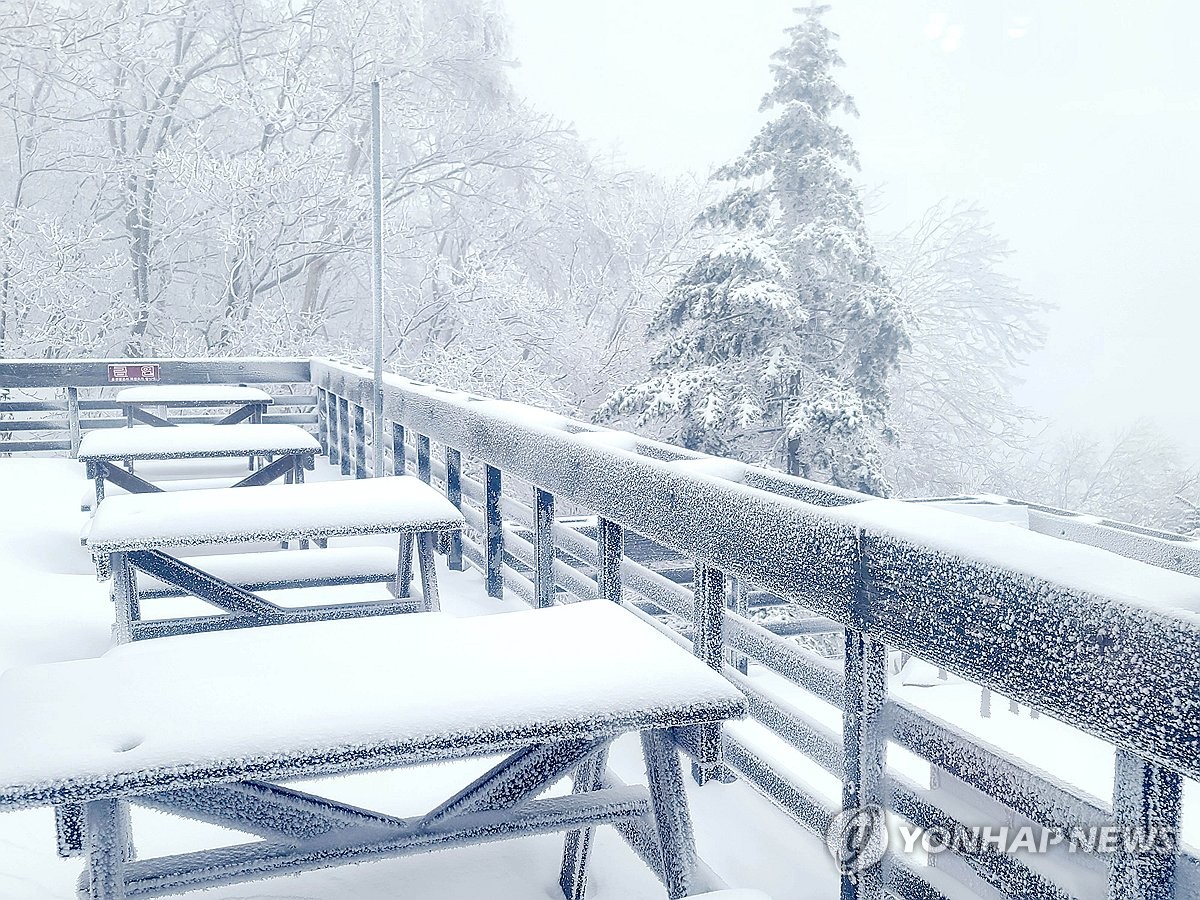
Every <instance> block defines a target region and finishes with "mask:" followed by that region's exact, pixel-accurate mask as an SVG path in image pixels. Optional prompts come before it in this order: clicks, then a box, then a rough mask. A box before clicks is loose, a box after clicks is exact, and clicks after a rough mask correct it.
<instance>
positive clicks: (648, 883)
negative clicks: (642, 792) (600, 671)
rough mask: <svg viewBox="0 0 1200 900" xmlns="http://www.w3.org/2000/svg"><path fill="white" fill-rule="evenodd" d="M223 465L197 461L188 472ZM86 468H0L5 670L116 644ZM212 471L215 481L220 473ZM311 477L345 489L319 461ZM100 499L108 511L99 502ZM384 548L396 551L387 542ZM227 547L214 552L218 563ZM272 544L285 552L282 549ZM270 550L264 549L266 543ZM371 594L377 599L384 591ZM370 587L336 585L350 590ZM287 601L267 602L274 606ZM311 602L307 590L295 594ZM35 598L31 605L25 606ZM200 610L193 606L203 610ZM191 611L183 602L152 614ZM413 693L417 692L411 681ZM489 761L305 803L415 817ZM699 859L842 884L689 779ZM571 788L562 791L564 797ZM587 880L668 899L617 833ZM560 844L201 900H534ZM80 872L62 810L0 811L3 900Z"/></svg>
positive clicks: (442, 858) (625, 758)
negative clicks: (92, 538) (87, 526)
mask: <svg viewBox="0 0 1200 900" xmlns="http://www.w3.org/2000/svg"><path fill="white" fill-rule="evenodd" d="M192 466H195V467H197V468H199V467H218V466H228V467H229V468H231V469H233V468H234V467H235V466H236V464H235V463H230V462H221V461H210V462H205V463H188V464H186V467H187V468H189V469H190V468H191V467H192ZM160 467H161V474H162V475H163V476H164V477H178V474H182V473H177V471H176V470H178V469H181V468H183V467H184V464H181V463H178V462H162V463H154V462H146V463H143V464H141V465H139V466H138V472H139V473H143V472H145V473H147V477H150V475H149V473H150V471H151V469H152V468H153V469H154V475H155V476H157V475H159V474H160ZM79 468H80V467H79V466H78V465H77V464H76V463H74V462H73V461H71V460H65V459H7V460H3V461H0V493H3V495H4V496H5V497H6V498H7V499H8V501H9V502H10V503H11V504H13V506H14V507H16V508H19V509H21V510H22V513H21V515H19V516H9V517H3V518H0V572H2V573H3V576H4V578H5V584H6V590H5V591H4V592H2V593H0V617H2V618H0V622H2V623H3V627H0V670H3V669H5V668H9V667H11V666H14V665H28V664H31V663H38V662H52V661H57V660H63V659H80V658H86V657H92V656H96V655H98V654H100V653H102V652H103V651H104V650H105V649H107V647H108V646H109V640H110V638H109V632H110V628H111V625H112V606H111V604H110V603H109V602H108V599H107V590H108V586H107V585H105V584H97V583H96V581H95V574H94V570H93V568H92V565H91V561H90V560H89V558H88V554H87V551H86V550H85V549H83V548H81V547H80V546H79V542H78V535H77V532H78V528H79V522H80V521H81V520H82V518H83V516H82V514H80V513H78V512H76V509H77V507H76V506H75V501H76V499H77V496H78V492H79V479H80V476H79ZM223 471H224V470H223V469H222V470H221V471H219V472H218V471H213V472H212V474H214V475H215V474H222V473H223ZM312 477H314V478H316V479H318V480H323V479H336V478H337V477H338V476H337V472H336V470H335V469H332V468H330V467H329V466H327V465H326V464H325V463H324V462H323V461H321V460H318V462H317V468H316V471H315V472H314V473H312ZM106 502H107V501H106ZM382 541H389V539H388V538H386V537H364V538H342V539H341V543H342V544H343V545H345V544H346V543H348V542H352V543H370V544H375V543H376V542H382ZM389 543H391V544H392V545H393V546H394V539H390V541H389ZM227 546H229V545H218V546H214V547H213V548H212V549H213V550H218V549H220V550H223V549H224V548H225V547H227ZM275 546H277V545H275ZM267 549H271V548H270V547H269V546H268V547H267ZM438 584H439V587H440V589H441V594H442V608H443V610H446V611H448V612H447V613H446V614H451V615H458V616H480V615H495V614H498V613H499V614H507V613H509V612H511V611H513V610H517V609H524V608H525V607H524V604H522V603H519V602H516V601H514V600H513V599H512V598H511V597H510V598H509V599H507V600H504V601H499V600H496V599H494V598H491V597H488V596H487V595H486V593H485V592H484V587H483V579H482V577H481V576H480V575H479V573H477V572H475V571H467V572H450V571H447V570H446V569H445V567H444V566H443V565H441V563H440V562H439V575H438ZM366 587H367V588H375V589H378V588H379V586H378V585H368V586H366ZM360 589H361V588H333V589H330V590H331V591H332V592H336V593H341V592H346V594H345V597H344V599H347V600H349V599H355V598H354V597H351V596H349V595H350V594H351V593H353V592H355V591H357V590H360ZM281 593H287V592H275V593H273V594H272V599H273V600H279V597H280V594H281ZM296 593H303V592H296ZM31 598H34V599H33V602H31ZM197 602H198V601H197ZM154 603H157V604H164V605H165V604H170V605H171V606H173V607H176V609H177V614H180V615H187V614H191V613H192V612H194V611H191V610H189V609H187V608H183V607H182V606H180V601H179V600H178V599H176V600H165V601H154ZM417 687H418V689H419V684H418V686H417ZM611 759H612V765H613V768H614V769H615V771H616V772H617V774H618V775H619V776H620V777H621V778H623V779H624V780H625V781H627V782H630V783H635V782H638V781H640V780H641V779H642V778H643V777H644V773H643V772H642V768H641V748H640V745H639V742H638V739H637V736H636V735H630V736H627V737H625V738H622V739H620V740H619V741H617V743H616V744H615V746H614V748H613V752H612V754H611ZM495 762H496V758H495V757H485V758H481V759H474V760H465V761H462V762H455V763H441V764H438V765H436V766H421V767H418V768H413V769H405V770H399V771H393V772H382V773H362V774H358V775H353V776H343V777H339V778H327V779H320V780H315V781H305V782H300V783H294V784H293V785H292V787H295V788H297V789H299V790H305V791H310V792H312V793H315V794H320V795H323V796H332V797H336V798H337V799H339V800H341V801H343V802H345V803H350V804H352V805H356V806H359V807H364V808H371V809H378V810H381V811H384V812H387V813H390V814H393V815H397V816H414V815H421V814H423V813H425V812H426V811H427V810H429V809H431V808H432V807H433V806H434V805H435V804H437V803H439V802H440V801H442V800H444V799H445V798H446V797H447V796H449V795H450V794H451V793H453V792H454V791H456V790H458V789H459V788H461V787H462V786H463V785H464V784H468V783H469V782H471V781H472V780H473V779H474V778H476V777H477V776H479V775H480V774H482V773H483V772H485V771H486V770H487V769H488V768H490V767H491V766H492V765H493V764H494V763H495ZM687 786H688V794H689V799H690V800H691V805H692V818H693V822H694V824H695V828H696V835H697V841H698V843H699V848H700V852H701V855H702V856H703V857H704V859H705V860H706V861H707V862H708V863H710V864H711V865H712V866H713V868H714V869H716V871H717V872H719V873H720V874H721V875H722V876H723V877H724V878H725V879H726V881H728V882H729V883H730V884H733V885H738V886H744V887H756V888H759V889H761V890H764V891H766V892H767V893H768V894H769V895H770V896H771V897H772V898H773V900H835V898H836V897H837V895H838V880H837V875H836V872H835V870H834V868H833V865H832V863H831V862H830V859H829V854H828V852H827V851H826V849H825V846H824V843H823V841H822V839H821V838H819V837H818V836H816V835H813V834H811V833H810V832H808V831H806V830H804V829H803V828H801V827H800V826H799V825H797V824H795V823H794V822H793V821H792V820H791V819H789V818H788V816H787V815H786V814H785V813H784V812H782V811H781V810H780V809H778V808H777V807H775V806H774V805H772V803H771V802H770V801H768V800H767V799H766V798H764V797H762V796H761V795H760V794H759V793H758V792H757V791H755V790H754V789H753V788H751V787H750V786H749V785H747V784H746V783H745V782H744V781H743V782H738V783H736V784H727V785H726V784H718V783H715V782H714V783H709V784H708V785H706V786H705V787H703V788H698V787H697V786H696V785H695V784H694V783H692V782H691V780H690V779H687ZM569 789H570V784H569V782H566V783H564V784H562V785H560V786H559V790H560V791H563V790H569ZM132 815H133V822H134V835H135V841H136V845H137V849H138V855H139V856H140V857H142V858H148V857H151V856H160V855H165V854H172V853H184V852H188V851H191V850H196V849H198V848H200V847H203V846H210V847H211V846H222V845H226V844H239V843H243V842H245V841H246V840H247V839H248V838H247V836H246V835H245V834H241V833H238V832H233V831H228V830H225V829H219V828H214V827H212V826H209V825H205V824H203V823H200V822H196V821H191V820H186V819H181V818H178V817H176V816H169V815H166V814H163V813H158V812H154V811H152V810H148V809H143V808H140V807H136V806H135V807H134V809H133V812H132ZM593 846H594V851H595V854H594V858H593V861H592V868H591V874H590V877H589V879H588V897H589V900H662V897H663V889H662V886H661V885H660V884H659V883H658V881H657V879H656V878H655V877H654V876H653V875H652V874H650V872H649V871H648V870H647V869H646V867H645V866H644V865H643V864H642V862H641V861H640V860H638V859H637V858H636V857H635V856H634V855H633V853H632V852H631V851H630V850H629V849H628V848H627V847H626V846H625V844H624V843H623V842H622V841H621V839H620V838H619V837H617V836H616V834H615V833H614V832H613V830H612V829H610V828H600V829H598V830H597V832H596V837H595V843H594V845H593ZM561 854H562V837H561V835H538V836H531V837H527V838H521V839H519V840H513V841H504V842H502V843H496V844H486V845H482V846H479V847H470V848H464V849H461V850H454V851H449V852H443V853H432V854H428V855H420V856H414V857H408V858H405V859H396V860H380V861H378V862H372V863H369V864H364V865H357V866H350V867H340V868H336V869H324V870H321V871H316V872H309V873H306V874H304V875H298V876H294V877H288V878H278V879H273V880H271V881H266V882H261V883H258V884H255V885H254V886H253V888H252V889H248V888H247V886H245V885H237V886H232V887H225V888H214V889H210V890H208V891H205V892H204V894H203V896H204V897H205V898H206V900H246V898H248V897H251V896H252V897H254V898H255V900H333V898H343V897H353V898H354V900H394V898H395V897H397V896H398V895H399V894H402V895H403V896H404V898H405V900H478V898H481V897H486V898H487V900H530V898H552V897H555V896H556V892H557V890H558V887H557V878H558V871H559V860H560V858H561ZM81 867H82V862H81V860H79V859H59V858H58V857H57V856H56V854H55V852H54V821H53V813H52V811H51V810H50V809H48V808H38V809H30V810H24V811H19V812H11V813H3V814H0V897H3V898H5V900H71V898H74V897H75V884H76V881H77V879H78V876H79V872H80V869H81Z"/></svg>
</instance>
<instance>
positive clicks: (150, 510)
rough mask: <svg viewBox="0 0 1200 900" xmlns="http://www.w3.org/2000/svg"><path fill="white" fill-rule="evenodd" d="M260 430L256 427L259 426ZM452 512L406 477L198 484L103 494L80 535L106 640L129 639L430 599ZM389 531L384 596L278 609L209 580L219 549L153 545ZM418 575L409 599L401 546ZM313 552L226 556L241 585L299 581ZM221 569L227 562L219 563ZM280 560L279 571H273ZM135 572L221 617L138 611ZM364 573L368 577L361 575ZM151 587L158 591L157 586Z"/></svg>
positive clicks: (425, 603)
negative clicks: (95, 579) (394, 542)
mask: <svg viewBox="0 0 1200 900" xmlns="http://www.w3.org/2000/svg"><path fill="white" fill-rule="evenodd" d="M259 427H266V426H259ZM462 526H463V516H462V513H461V512H459V510H458V509H457V508H456V507H455V506H454V504H452V503H451V502H450V501H449V500H447V499H446V498H445V497H443V496H442V495H441V494H439V493H438V492H437V491H436V490H434V489H433V488H432V487H430V486H429V485H427V484H425V483H424V482H423V481H421V480H420V479H419V478H415V477H413V476H411V475H400V476H390V477H386V478H372V479H364V480H355V481H325V482H307V483H305V484H297V485H281V484H273V485H266V486H263V487H256V488H253V489H249V490H242V491H230V490H225V489H210V490H200V491H187V492H182V493H176V494H165V493H154V494H131V495H129V496H125V497H111V498H109V499H108V500H107V501H106V502H105V503H103V504H101V505H100V507H99V508H98V509H97V510H96V514H95V515H94V516H93V518H92V521H91V524H90V528H89V530H88V532H87V535H86V537H85V543H86V544H87V547H88V549H89V550H90V551H91V554H92V558H93V560H94V561H95V563H96V571H97V574H98V575H99V576H100V577H101V578H106V577H108V576H109V575H110V574H111V576H112V579H113V599H114V601H115V605H116V634H117V638H118V640H140V639H143V638H151V637H163V636H167V635H172V634H183V633H188V632H192V631H214V630H222V629H228V628H243V627H247V626H253V625H281V624H287V623H292V622H304V621H312V620H316V619H333V618H352V617H359V616H379V615H388V614H392V613H398V612H410V611H414V610H416V609H418V608H423V609H425V610H426V611H430V612H436V611H437V610H438V608H439V601H438V590H437V575H436V571H435V567H434V560H433V554H434V546H435V542H436V539H437V536H438V535H439V534H443V533H452V532H457V531H459V530H461V529H462ZM377 534H397V535H399V536H400V540H399V543H400V547H399V553H398V557H397V559H396V565H395V583H396V588H395V591H394V593H395V599H394V600H392V601H382V600H379V601H377V600H372V601H363V602H357V603H337V604H329V603H326V604H321V605H313V606H304V607H281V606H279V605H278V604H275V603H272V602H271V601H269V600H267V599H266V598H264V597H261V596H259V595H258V594H255V593H253V592H252V591H251V590H250V589H247V588H245V587H241V586H239V584H237V583H231V582H230V581H227V580H226V579H224V578H221V577H219V575H218V574H216V573H217V572H219V571H220V570H221V566H222V565H223V564H222V563H221V562H220V561H219V557H192V558H190V559H188V560H187V561H185V560H183V559H180V558H178V557H175V556H171V555H168V554H167V553H165V552H163V548H167V547H170V548H184V547H198V546H202V545H208V544H230V543H249V542H255V541H291V540H298V541H300V542H301V544H302V545H304V544H305V543H306V542H308V541H317V542H326V541H328V539H329V538H331V537H347V536H360V535H377ZM414 544H415V547H416V557H417V561H418V564H419V567H420V576H421V604H420V606H418V605H417V604H416V603H415V602H414V601H412V600H409V599H408V598H409V592H410V584H411V580H412V556H413V546H414ZM324 552H326V551H324V550H310V551H306V550H300V551H283V552H276V553H268V554H256V556H257V557H259V558H260V559H261V563H260V564H261V565H262V570H261V572H260V573H258V574H255V573H254V572H253V566H254V560H253V559H252V558H250V557H246V558H244V559H242V560H240V561H238V562H236V563H234V564H233V565H236V566H238V567H239V570H238V572H237V573H230V572H228V571H227V574H231V575H233V577H234V578H235V579H237V580H240V581H242V582H243V583H249V584H257V583H259V582H260V581H261V582H270V581H273V580H280V579H287V578H288V574H287V573H288V567H289V566H295V571H294V572H293V575H292V577H291V580H293V581H297V580H302V579H303V575H304V567H305V565H306V563H305V562H300V561H299V559H298V558H299V557H303V556H305V554H307V553H317V554H319V553H324ZM224 565H225V566H226V567H227V569H228V566H229V565H231V564H229V563H225V564H224ZM281 567H282V568H281ZM136 572H142V573H145V574H147V575H150V576H152V577H153V578H155V579H156V580H157V581H156V590H159V589H161V587H164V586H169V587H173V588H177V589H179V590H180V591H181V592H182V593H185V594H190V595H193V596H196V597H199V598H200V599H201V600H204V601H205V602H207V603H209V604H211V605H213V606H215V607H217V608H218V609H220V610H222V611H223V613H224V614H223V615H211V616H193V617H182V618H175V619H163V620H143V619H142V616H141V608H140V604H139V596H140V594H139V587H138V577H137V575H136ZM367 580H369V579H367ZM160 596H161V594H160Z"/></svg>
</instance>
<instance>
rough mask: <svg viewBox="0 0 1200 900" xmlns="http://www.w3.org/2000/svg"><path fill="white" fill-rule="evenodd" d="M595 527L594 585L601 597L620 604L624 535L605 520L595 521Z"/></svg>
mask: <svg viewBox="0 0 1200 900" xmlns="http://www.w3.org/2000/svg"><path fill="white" fill-rule="evenodd" d="M596 526H597V527H596V553H597V557H598V558H597V573H596V584H597V586H598V587H599V588H600V596H601V597H603V598H604V599H605V600H611V601H613V602H614V603H620V602H621V560H622V559H624V557H625V553H624V535H623V532H622V529H621V526H620V525H618V524H617V523H616V522H612V521H610V520H608V519H605V518H599V519H597V520H596Z"/></svg>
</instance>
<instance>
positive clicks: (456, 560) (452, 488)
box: [446, 447, 463, 572]
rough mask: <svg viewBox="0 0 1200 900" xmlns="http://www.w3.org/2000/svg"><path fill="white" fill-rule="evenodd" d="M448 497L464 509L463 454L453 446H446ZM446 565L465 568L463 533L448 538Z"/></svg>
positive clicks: (459, 568)
mask: <svg viewBox="0 0 1200 900" xmlns="http://www.w3.org/2000/svg"><path fill="white" fill-rule="evenodd" d="M446 499H447V500H449V501H450V502H451V503H453V504H454V505H455V507H457V508H458V509H462V455H461V454H460V453H459V452H458V451H457V450H455V449H454V448H453V447H447V448H446ZM446 565H447V566H449V568H450V571H452V572H461V571H462V570H463V558H462V535H461V534H452V535H450V536H449V538H448V543H447V546H446Z"/></svg>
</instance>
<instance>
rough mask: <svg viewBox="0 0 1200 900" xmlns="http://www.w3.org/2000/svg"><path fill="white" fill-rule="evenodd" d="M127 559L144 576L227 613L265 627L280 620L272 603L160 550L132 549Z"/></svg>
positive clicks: (281, 610) (278, 613)
mask: <svg viewBox="0 0 1200 900" xmlns="http://www.w3.org/2000/svg"><path fill="white" fill-rule="evenodd" d="M128 557H129V562H130V564H131V565H132V566H133V567H134V568H136V569H139V570H141V571H142V572H145V573H146V574H147V575H153V576H154V577H155V578H157V579H159V580H160V581H165V582H166V583H167V584H173V585H175V586H176V587H179V588H182V589H183V590H184V591H186V592H187V593H189V594H192V595H193V596H195V597H199V598H200V599H201V600H204V601H205V602H207V603H211V604H212V605H213V606H216V607H219V608H221V609H223V610H225V611H226V612H228V613H232V614H234V615H242V616H254V617H256V618H258V619H261V620H262V621H263V622H264V624H265V623H270V622H273V621H276V620H278V619H280V618H281V617H282V614H283V609H282V608H281V607H279V606H276V605H275V604H274V603H272V602H271V601H269V600H267V599H265V598H263V597H260V596H259V595H258V594H255V593H253V592H251V591H247V590H245V589H244V588H240V587H237V586H236V585H232V584H229V583H228V582H226V581H222V580H221V579H220V578H217V577H216V576H215V575H209V574H208V573H207V572H205V571H202V570H201V569H197V568H196V567H195V566H190V565H188V564H187V563H185V562H184V561H183V560H180V559H176V558H175V557H173V556H169V555H168V554H166V553H163V552H162V551H161V550H131V551H130V552H129V553H128Z"/></svg>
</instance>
